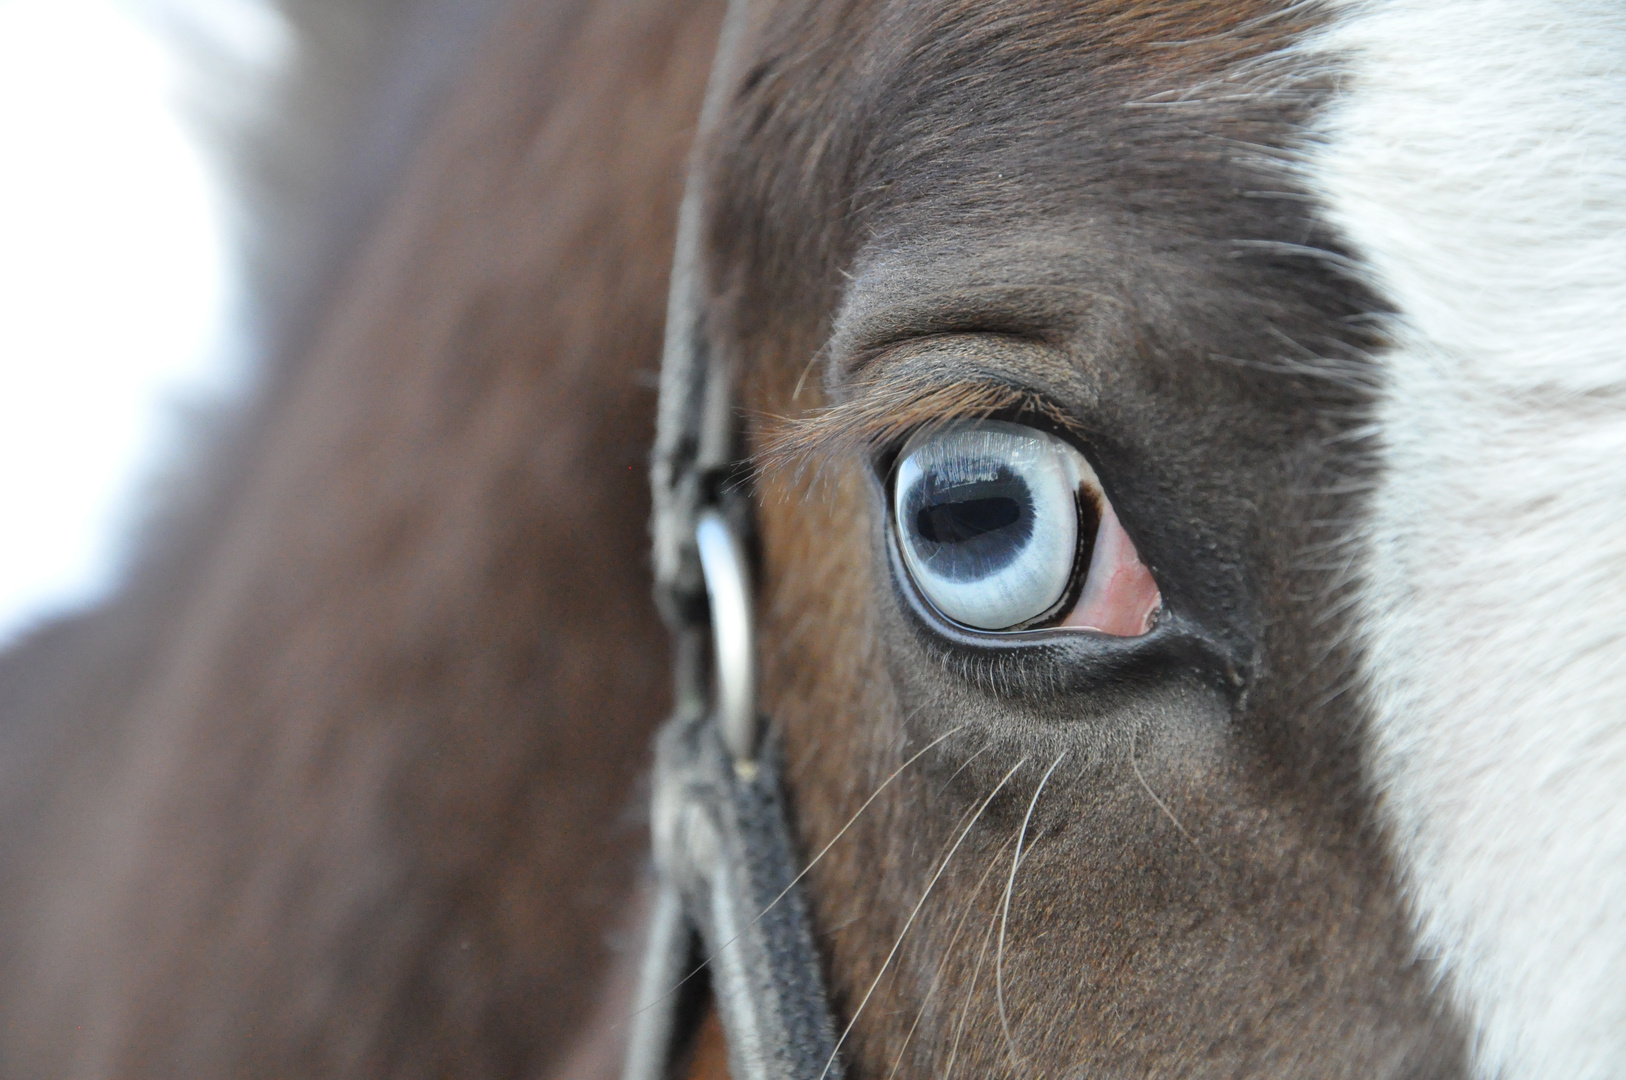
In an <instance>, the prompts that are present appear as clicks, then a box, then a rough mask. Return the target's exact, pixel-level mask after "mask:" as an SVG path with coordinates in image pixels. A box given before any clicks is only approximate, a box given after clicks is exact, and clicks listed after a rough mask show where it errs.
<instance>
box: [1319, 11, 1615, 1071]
mask: <svg viewBox="0 0 1626 1080" xmlns="http://www.w3.org/2000/svg"><path fill="white" fill-rule="evenodd" d="M1311 51H1312V52H1313V53H1314V54H1315V55H1317V56H1318V57H1320V58H1321V59H1322V60H1323V61H1324V62H1327V63H1330V64H1333V65H1336V66H1338V67H1339V68H1341V69H1342V70H1343V71H1344V72H1345V75H1344V79H1343V82H1342V86H1341V89H1342V93H1341V94H1340V95H1339V96H1338V97H1337V98H1336V99H1335V100H1334V102H1333V103H1332V105H1331V106H1330V107H1329V108H1328V109H1327V111H1326V112H1325V113H1324V115H1323V117H1322V118H1321V120H1320V122H1319V125H1318V127H1319V129H1320V133H1321V139H1322V142H1321V144H1320V146H1319V147H1318V148H1317V149H1316V150H1315V151H1314V152H1313V153H1312V178H1313V179H1312V183H1313V186H1314V187H1315V189H1316V190H1317V191H1318V193H1319V194H1320V196H1321V198H1322V199H1323V201H1324V203H1325V205H1326V207H1327V211H1326V212H1327V218H1328V220H1329V221H1330V222H1331V223H1332V224H1333V225H1334V226H1335V227H1336V228H1337V229H1338V230H1339V231H1340V232H1341V233H1342V234H1343V235H1344V236H1345V237H1346V238H1347V239H1348V241H1349V243H1350V244H1351V246H1352V247H1353V249H1354V251H1355V252H1356V254H1357V256H1358V258H1359V260H1360V265H1361V266H1362V267H1363V271H1364V275H1365V277H1366V279H1367V281H1368V282H1369V283H1370V284H1371V285H1372V286H1373V287H1374V288H1375V289H1376V290H1377V291H1378V292H1379V293H1381V294H1382V295H1383V296H1385V297H1386V298H1387V299H1388V301H1389V302H1390V303H1391V304H1392V305H1394V307H1395V308H1396V309H1397V310H1398V312H1399V314H1398V315H1395V316H1394V317H1392V318H1390V319H1388V320H1387V321H1386V330H1387V332H1388V334H1389V335H1390V337H1391V339H1392V342H1393V344H1392V346H1391V347H1390V348H1388V349H1386V350H1385V351H1384V352H1383V353H1382V356H1381V364H1382V375H1383V378H1384V380H1385V382H1386V390H1385V392H1384V394H1383V396H1382V399H1381V402H1380V404H1379V407H1378V412H1377V421H1378V427H1379V435H1380V441H1381V447H1382V449H1381V482H1380V485H1379V487H1378V490H1377V493H1376V496H1375V497H1374V499H1373V501H1372V504H1371V517H1370V522H1369V524H1368V526H1367V528H1366V531H1365V534H1364V535H1363V536H1362V537H1361V538H1360V540H1361V544H1362V550H1363V554H1362V559H1363V566H1364V571H1363V584H1362V586H1361V589H1360V593H1359V602H1358V614H1357V617H1356V619H1355V623H1354V625H1355V627H1356V628H1357V629H1358V632H1359V637H1360V640H1361V643H1362V645H1363V646H1364V650H1365V661H1364V665H1363V673H1364V680H1365V684H1366V687H1367V689H1368V696H1369V698H1370V702H1371V709H1372V715H1373V722H1372V725H1371V747H1370V757H1369V760H1370V770H1371V774H1372V777H1373V780H1374V783H1375V784H1376V787H1377V789H1378V791H1379V792H1380V794H1381V799H1380V802H1379V806H1380V809H1381V814H1382V820H1383V821H1384V822H1385V824H1386V825H1387V826H1388V828H1389V830H1390V832H1391V835H1392V836H1393V838H1394V842H1395V844H1396V846H1397V851H1398V855H1399V861H1400V866H1401V868H1402V870H1403V875H1404V879H1405V881H1406V884H1407V889H1408V893H1409V896H1410V899H1411V902H1412V904H1413V905H1414V907H1415V910H1416V914H1417V917H1418V919H1419V921H1420V925H1421V928H1422V944H1421V947H1422V949H1423V950H1424V952H1425V953H1426V954H1428V955H1431V956H1433V957H1435V958H1436V959H1437V960H1438V961H1439V963H1440V964H1441V966H1442V967H1443V970H1444V971H1445V973H1446V974H1447V975H1448V977H1449V984H1450V986H1451V987H1452V990H1453V993H1454V996H1455V998H1456V1000H1457V1001H1458V1003H1459V1005H1460V1007H1461V1008H1462V1009H1463V1010H1464V1011H1465V1013H1466V1014H1467V1015H1468V1016H1469V1017H1470V1018H1471V1020H1472V1023H1473V1025H1474V1028H1475V1030H1476V1033H1477V1054H1476V1069H1477V1072H1478V1075H1480V1076H1482V1077H1487V1078H1489V1077H1498V1076H1505V1077H1518V1078H1523V1080H1596V1078H1602V1077H1618V1076H1622V1075H1626V978H1622V972H1623V971H1626V905H1623V904H1622V902H1621V897H1622V896H1623V895H1626V794H1623V793H1626V647H1623V646H1626V599H1623V597H1626V528H1623V522H1626V466H1623V463H1626V18H1623V15H1622V11H1621V8H1620V7H1619V5H1617V4H1612V3H1586V2H1574V3H1565V2H1550V0H1543V2H1531V0H1505V2H1501V0H1499V2H1490V3H1486V2H1464V0H1454V2H1442V0H1416V2H1412V0H1381V2H1373V3H1352V4H1348V5H1343V6H1341V7H1340V8H1339V9H1338V12H1337V18H1336V20H1335V21H1334V22H1333V24H1332V25H1331V26H1330V27H1329V29H1328V31H1327V32H1326V33H1325V34H1323V35H1321V36H1320V37H1319V38H1318V39H1317V40H1316V41H1315V42H1314V43H1313V46H1312V49H1311Z"/></svg>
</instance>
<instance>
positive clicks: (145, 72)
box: [0, 0, 500, 648]
mask: <svg viewBox="0 0 1626 1080" xmlns="http://www.w3.org/2000/svg"><path fill="white" fill-rule="evenodd" d="M499 2H500V0H0V648H3V647H4V646H6V645H8V644H11V643H13V642H15V641H16V640H18V639H19V638H20V637H21V636H23V635H25V634H26V633H27V632H28V631H29V630H30V629H32V628H34V627H37V626H39V625H41V624H43V623H44V622H46V621H48V620H50V619H51V618H53V617H55V616H60V615H64V614H68V613H71V612H73V611H75V610H79V609H81V608H83V607H86V606H88V605H92V604H94V603H96V602H97V601H98V600H100V599H102V598H103V597H105V596H106V595H107V594H108V593H109V592H110V591H111V590H113V589H114V588H116V586H117V583H118V582H119V580H120V579H121V577H122V576H123V575H124V574H125V573H126V572H127V571H128V569H129V567H130V566H131V565H132V562H133V561H134V560H136V559H137V558H139V553H140V549H141V546H142V543H143V538H144V537H147V536H151V535H154V534H156V533H158V532H160V531H161V520H160V519H161V518H162V517H163V516H164V515H165V514H166V513H173V512H174V507H175V506H176V505H177V504H184V503H185V501H186V500H187V498H188V496H189V493H188V488H189V487H195V486H197V485H199V484H201V483H203V482H204V481H202V480H200V479H199V478H198V476H199V474H200V473H201V464H200V463H207V462H208V461H209V460H210V459H211V458H212V457H213V456H214V454H215V451H217V450H218V448H219V447H220V446H222V445H225V444H227V443H229V442H230V439H231V436H232V433H233V432H234V431H235V430H237V429H240V428H243V427H245V426H246V425H249V424H251V423H252V417H253V413H254V409H255V407H256V403H257V402H259V401H261V400H263V399H264V398H265V397H266V396H267V395H268V394H270V393H273V392H274V385H275V382H276V378H277V373H278V371H279V370H280V369H282V368H285V367H286V366H287V365H288V364H289V363H290V362H292V360H291V358H293V357H297V355H298V353H299V351H300V349H301V348H302V347H303V346H304V345H305V344H306V343H307V341H308V339H309V336H310V335H311V334H312V333H313V332H314V329H315V325H316V322H317V320H318V318H319V313H320V312H321V310H322V308H323V306H324V302H325V300H326V299H327V298H328V297H329V296H330V295H331V293H332V291H333V290H334V288H336V287H337V283H338V282H339V281H340V279H341V278H342V276H343V268H344V266H345V264H346V263H347V262H348V261H349V259H350V258H351V257H352V256H353V252H354V249H355V248H356V247H357V246H358V244H359V243H360V241H361V239H362V238H363V237H364V235H365V233H366V231H367V228H368V226H369V225H370V224H371V222H372V221H373V220H374V218H375V216H376V215H377V213H378V212H379V211H380V207H381V206H382V205H383V204H384V203H385V202H386V201H387V197H388V193H389V191H390V190H391V189H392V188H393V186H394V185H395V184H396V183H397V182H399V179H400V174H401V172H402V171H403V170H404V167H405V162H406V159H407V158H408V157H409V156H410V152H411V149H412V147H413V146H414V145H415V143H416V141H417V140H418V139H419V138H420V137H421V136H422V134H423V131H424V129H425V128H426V127H427V126H428V123H429V120H430V118H431V117H432V115H433V114H434V112H435V110H436V108H437V107H438V105H439V103H440V101H441V99H442V98H443V96H444V94H445V93H446V92H447V90H448V88H449V83H450V81H451V78H452V76H453V74H454V73H455V72H456V71H457V69H458V67H459V65H460V64H461V63H462V62H463V61H464V60H465V59H466V57H467V53H468V51H469V50H470V48H471V47H472V46H473V44H474V43H475V42H476V41H477V39H478V37H479V35H480V33H481V32H482V31H483V30H484V29H485V27H486V24H487V22H488V21H489V19H490V17H491V15H492V14H493V13H494V11H495V10H496V8H497V6H498V4H499Z"/></svg>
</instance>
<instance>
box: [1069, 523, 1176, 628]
mask: <svg viewBox="0 0 1626 1080" xmlns="http://www.w3.org/2000/svg"><path fill="white" fill-rule="evenodd" d="M1101 507H1102V511H1101V524H1100V526H1099V527H1098V528H1097V529H1096V533H1095V550H1094V553H1093V554H1092V555H1091V556H1090V567H1089V571H1088V573H1087V574H1086V576H1085V579H1084V591H1083V592H1081V593H1080V594H1079V597H1078V600H1077V602H1075V603H1074V604H1073V610H1072V611H1070V612H1068V613H1067V617H1066V618H1065V619H1063V620H1062V622H1061V625H1062V626H1064V627H1071V628H1075V629H1081V630H1095V631H1097V632H1099V633H1103V634H1111V635H1112V636H1114V637H1139V636H1140V635H1142V634H1145V633H1146V632H1148V631H1149V630H1151V629H1152V627H1153V625H1154V624H1155V623H1156V622H1157V613H1158V611H1159V610H1161V609H1162V607H1163V594H1162V593H1161V592H1160V591H1159V590H1158V587H1157V582H1156V581H1154V580H1153V579H1152V572H1151V571H1150V570H1148V569H1147V568H1146V564H1145V563H1143V562H1141V561H1140V552H1139V551H1137V550H1135V542H1134V541H1133V540H1131V539H1130V538H1129V534H1128V533H1126V532H1125V531H1124V527H1123V525H1122V523H1120V522H1119V521H1118V514H1117V512H1116V511H1115V510H1113V508H1112V503H1111V502H1109V501H1108V500H1106V499H1102V500H1101Z"/></svg>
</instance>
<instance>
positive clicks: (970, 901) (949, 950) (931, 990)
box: [886, 840, 1011, 1080]
mask: <svg viewBox="0 0 1626 1080" xmlns="http://www.w3.org/2000/svg"><path fill="white" fill-rule="evenodd" d="M1010 846H1011V842H1010V841H1009V840H1006V841H1005V842H1004V843H1003V844H1001V845H1000V846H999V850H998V851H996V852H994V857H993V858H992V859H989V860H988V869H986V870H984V871H983V872H982V877H981V878H979V879H978V880H977V884H976V887H975V888H973V889H972V890H971V895H970V896H969V897H967V898H966V902H965V909H964V910H963V911H961V912H960V921H959V922H958V923H956V924H955V927H954V933H953V935H952V936H951V937H950V938H949V941H948V945H947V946H946V947H945V948H944V949H943V959H942V960H941V961H939V962H938V965H937V971H936V973H935V974H933V975H932V982H931V985H930V986H928V987H926V994H925V996H924V997H922V998H921V999H920V1008H919V1010H917V1011H916V1013H915V1022H914V1023H912V1024H910V1025H909V1033H908V1034H907V1035H905V1036H904V1037H903V1045H902V1046H900V1047H898V1056H897V1058H896V1059H895V1060H894V1061H893V1062H892V1071H891V1072H889V1073H887V1074H886V1080H892V1078H893V1077H894V1076H896V1075H897V1073H898V1066H900V1065H902V1064H903V1055H904V1053H905V1052H907V1051H908V1049H909V1043H910V1041H911V1040H913V1039H914V1037H915V1029H916V1028H918V1027H919V1026H920V1021H921V1018H922V1017H924V1016H925V1015H926V1006H927V1005H929V1004H930V1003H931V1000H932V995H933V994H935V993H936V992H937V984H938V982H939V981H940V980H941V979H942V978H943V972H944V971H945V970H947V968H948V962H949V961H950V960H951V959H953V957H954V945H955V943H956V942H957V941H959V940H960V932H961V931H962V930H964V929H965V923H966V920H967V919H969V918H970V917H971V908H972V906H973V905H974V904H975V903H976V902H977V894H978V893H980V892H982V887H983V886H984V885H986V884H988V879H989V878H990V877H992V876H993V873H994V871H995V870H996V869H997V868H998V867H999V860H1000V859H1001V858H1003V857H1004V855H1005V849H1006V848H1008V847H1010ZM992 925H993V924H992V923H990V924H989V926H990V928H991V927H992Z"/></svg>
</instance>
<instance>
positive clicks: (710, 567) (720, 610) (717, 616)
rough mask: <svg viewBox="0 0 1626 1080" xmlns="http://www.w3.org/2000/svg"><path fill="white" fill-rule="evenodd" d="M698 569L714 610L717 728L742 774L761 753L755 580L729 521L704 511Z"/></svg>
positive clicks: (698, 527)
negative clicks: (753, 619)
mask: <svg viewBox="0 0 1626 1080" xmlns="http://www.w3.org/2000/svg"><path fill="white" fill-rule="evenodd" d="M694 536H695V543H696V544H697V546H698V547H699V549H700V569H701V572H702V573H703V574H704V576H705V579H706V599H707V600H708V601H709V602H710V604H711V644H712V656H713V657H714V661H713V662H714V664H715V670H716V672H717V701H716V708H717V725H718V727H719V728H720V729H721V731H722V735H723V742H724V744H725V745H726V746H727V747H728V751H729V753H730V754H732V755H733V756H734V761H735V763H736V765H737V766H739V767H741V768H749V767H750V766H752V765H753V764H754V763H755V761H756V753H757V685H756V678H757V676H756V640H755V638H756V635H755V628H754V627H753V625H752V619H751V616H752V611H751V578H750V571H749V568H748V567H747V566H746V561H745V551H744V548H743V547H742V546H741V544H740V541H739V538H738V537H736V536H735V535H734V530H733V529H731V528H729V525H728V520H727V519H726V518H724V517H723V515H722V513H721V512H719V511H718V510H715V509H708V510H703V511H701V513H700V520H699V523H698V524H697V525H696V526H695V530H694Z"/></svg>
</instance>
